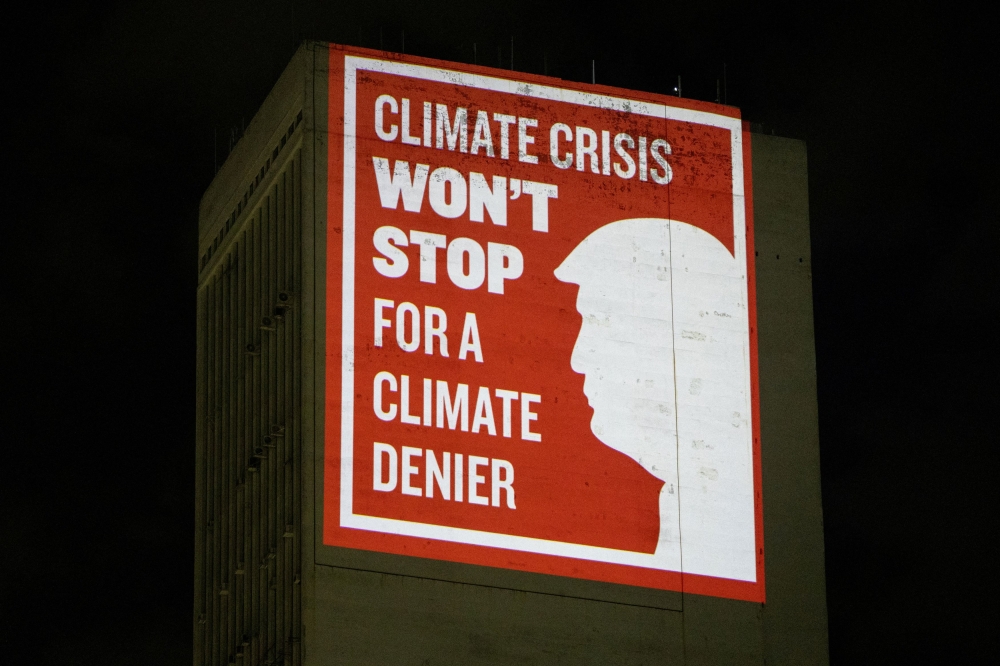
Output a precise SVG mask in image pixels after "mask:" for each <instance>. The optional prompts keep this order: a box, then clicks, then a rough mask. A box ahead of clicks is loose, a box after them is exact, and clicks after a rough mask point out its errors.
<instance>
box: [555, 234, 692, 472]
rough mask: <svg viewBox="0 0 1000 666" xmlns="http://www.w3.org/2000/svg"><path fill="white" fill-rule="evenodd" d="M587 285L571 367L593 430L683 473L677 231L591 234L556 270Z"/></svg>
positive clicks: (654, 465)
mask: <svg viewBox="0 0 1000 666" xmlns="http://www.w3.org/2000/svg"><path fill="white" fill-rule="evenodd" d="M555 276H556V277H557V278H558V279H559V280H561V281H563V282H570V283H574V284H578V285H580V292H579V295H578V296H577V301H576V307H577V310H578V311H579V312H580V314H581V315H582V316H583V325H582V327H581V328H580V334H579V337H578V338H577V341H576V346H575V347H574V348H573V357H572V361H571V363H572V368H573V370H574V371H575V372H579V373H583V374H584V375H586V379H585V381H584V385H583V392H584V394H585V395H586V396H587V400H588V402H589V403H590V406H591V407H592V408H593V410H594V417H593V420H592V421H591V430H593V432H594V434H595V435H596V436H597V438H598V439H600V440H601V441H602V442H604V444H606V445H607V446H610V447H611V448H613V449H615V450H617V451H620V452H621V453H624V454H625V455H627V456H629V457H630V458H632V459H633V460H635V461H636V462H638V463H639V464H640V465H642V466H643V467H644V468H645V469H646V470H647V471H648V472H649V473H651V474H652V475H653V476H655V477H657V478H659V479H660V480H662V481H665V482H667V481H675V480H676V473H677V452H676V418H675V400H674V395H675V386H674V367H673V326H672V321H671V320H672V317H671V315H672V309H671V288H670V282H671V271H670V226H669V223H668V221H667V220H660V219H635V220H623V221H620V222H614V223H612V224H608V225H606V226H603V227H601V228H600V229H598V230H597V231H595V232H594V233H592V234H590V236H588V237H587V238H586V239H584V241H583V242H582V243H580V244H579V245H578V246H577V247H576V249H574V250H573V252H572V253H571V254H570V255H569V257H567V258H566V260H565V261H563V263H562V265H561V266H559V268H558V269H556V271H555Z"/></svg>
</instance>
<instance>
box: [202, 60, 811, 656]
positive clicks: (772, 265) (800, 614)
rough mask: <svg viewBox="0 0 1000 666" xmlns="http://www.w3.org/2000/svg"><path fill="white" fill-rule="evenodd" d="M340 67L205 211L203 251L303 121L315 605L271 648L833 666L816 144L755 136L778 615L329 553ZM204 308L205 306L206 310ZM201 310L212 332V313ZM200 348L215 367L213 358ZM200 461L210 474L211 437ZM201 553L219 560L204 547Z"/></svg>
mask: <svg viewBox="0 0 1000 666" xmlns="http://www.w3.org/2000/svg"><path fill="white" fill-rule="evenodd" d="M328 62H329V61H328V51H327V47H326V45H323V44H317V43H307V44H305V45H304V46H303V48H302V49H301V50H300V52H299V53H298V54H297V55H296V59H295V61H294V62H293V65H292V66H291V68H290V70H289V72H286V74H285V75H284V76H283V77H282V79H281V81H280V82H279V84H278V85H277V86H276V88H275V91H274V92H272V94H271V95H270V96H269V97H268V100H267V101H266V102H265V105H264V106H263V107H262V109H261V112H260V113H258V116H257V117H255V120H254V121H252V122H251V124H250V126H249V128H248V132H247V136H246V137H245V138H244V140H243V141H242V142H241V144H240V146H238V148H237V150H236V151H234V155H233V156H232V157H231V158H230V160H229V161H227V164H226V165H225V166H224V167H223V169H222V170H221V171H220V176H219V178H218V179H217V181H216V182H215V183H213V185H212V187H211V188H210V189H209V191H208V192H207V193H206V195H205V199H204V200H203V202H202V215H201V220H200V224H201V229H202V243H201V254H204V253H205V252H206V249H207V248H210V247H211V244H212V243H213V242H214V241H213V238H215V237H216V236H217V235H218V233H219V231H218V230H219V229H220V228H224V225H225V224H226V223H225V218H227V217H228V216H229V211H230V209H231V208H232V207H233V206H234V205H236V201H237V200H238V199H239V197H241V196H242V195H243V193H244V190H245V189H246V187H245V185H246V182H247V178H248V177H252V175H253V174H252V173H250V172H251V171H256V170H257V169H258V167H259V164H258V163H259V162H260V160H261V158H262V157H263V158H265V159H266V156H267V155H269V154H270V151H271V150H272V149H273V146H272V144H273V143H274V141H275V140H276V137H278V136H279V135H281V133H282V132H284V131H285V130H284V127H279V126H278V125H279V124H280V125H285V124H287V117H288V113H289V109H292V108H294V109H300V108H301V109H302V112H303V118H302V124H301V132H302V135H301V136H302V138H301V141H302V144H301V157H300V159H299V161H298V163H299V164H301V168H300V171H299V174H300V176H299V178H300V180H299V181H297V182H299V183H301V185H300V187H301V194H302V206H301V207H300V208H299V209H298V210H297V213H296V214H297V215H300V216H301V218H300V220H297V221H296V224H299V223H300V224H301V226H300V227H299V228H301V233H302V236H301V239H300V241H296V242H300V245H299V252H298V254H297V256H298V257H300V258H301V264H300V266H299V268H298V271H297V274H296V280H295V282H296V284H295V285H294V288H293V290H294V292H295V298H296V301H297V303H296V309H295V310H294V311H293V312H294V317H295V324H296V327H295V328H296V330H297V331H299V332H300V333H299V334H298V335H297V337H296V339H295V340H294V341H291V342H290V344H291V343H292V342H293V343H294V345H295V348H296V349H298V350H300V351H299V356H298V358H299V360H300V363H299V364H298V367H297V368H296V370H295V372H296V373H297V376H298V378H299V379H298V384H297V392H298V393H297V395H298V398H297V399H296V401H297V402H298V405H299V408H298V409H299V423H298V433H300V435H299V437H298V438H296V439H299V441H298V442H296V443H295V446H294V447H293V448H294V452H293V455H294V458H295V460H296V465H298V464H299V463H301V466H300V467H297V468H296V469H297V471H296V473H297V474H298V475H300V476H299V478H300V479H301V485H300V486H298V487H299V488H300V491H301V512H300V514H299V515H297V516H294V517H293V518H292V520H293V521H294V523H295V524H294V526H293V528H294V529H293V530H292V531H293V532H294V539H295V541H296V548H295V552H297V553H300V554H301V555H300V557H301V560H300V561H299V562H297V563H290V565H291V566H290V568H289V573H288V576H289V580H288V584H289V585H293V586H294V587H298V589H299V590H300V594H299V593H296V594H294V595H292V596H291V597H290V598H293V599H297V600H298V601H297V602H296V603H298V604H301V608H300V609H299V610H301V625H300V626H298V627H289V628H288V635H287V636H283V637H281V638H277V637H275V639H274V641H275V643H276V644H275V645H273V646H271V645H263V642H266V641H263V642H262V641H261V639H260V638H259V637H258V636H257V635H256V634H255V635H254V638H253V640H256V641H258V642H261V643H262V645H261V647H262V651H261V652H258V654H264V655H265V656H267V655H270V657H269V658H274V657H275V656H277V655H279V654H281V655H282V658H284V657H286V656H287V657H288V658H290V659H291V662H290V663H296V664H297V663H306V664H310V665H316V666H319V665H327V664H349V665H356V664H463V665H466V664H511V663H524V664H550V663H551V664H557V663H562V664H674V663H677V664H764V663H767V664H769V665H772V664H825V663H827V631H826V600H825V580H824V569H823V566H824V565H823V525H822V509H821V498H820V477H819V442H818V424H817V407H816V385H815V357H814V356H815V353H814V344H813V320H812V292H811V260H810V249H809V215H808V198H807V165H806V149H805V144H804V143H802V142H799V141H793V140H789V139H783V138H777V137H773V136H764V135H756V134H755V135H752V137H751V138H752V150H753V199H754V224H755V245H756V251H757V257H756V279H757V316H758V327H759V376H760V417H761V441H762V446H761V450H762V467H763V501H764V531H765V545H764V547H765V566H766V570H765V581H766V591H767V601H766V603H765V604H757V603H750V602H739V601H731V600H725V599H716V598H710V597H701V596H696V595H690V594H683V593H678V592H662V591H656V590H645V589H638V588H630V587H626V586H621V585H614V584H609V583H597V582H592V581H583V580H575V579H568V578H557V577H552V576H545V575H541V574H532V573H524V572H514V571H503V570H498V569H489V568H484V567H476V566H472V565H466V564H456V563H449V562H440V561H431V560H422V559H417V558H405V557H400V556H395V555H387V554H380V553H367V552H362V551H353V550H346V549H339V548H332V547H328V546H323V545H321V544H322V534H321V525H322V473H323V456H324V451H323V432H324V423H323V404H324V393H323V391H324V376H325V374H324V353H325V352H324V350H325V341H324V338H323V323H324V322H325V316H326V313H325V301H326V294H325V287H324V280H323V276H324V273H325V266H326V236H327V215H328V211H327V210H326V191H325V183H326V175H327V166H326V159H327V157H326V156H327V150H326V146H327V136H326V118H327V113H328V109H327V99H328V97H327V96H328V90H327V75H328V72H327V66H328ZM333 112H334V113H336V112H337V110H333ZM296 131H300V130H296ZM251 167H252V169H251ZM244 172H246V173H244ZM258 196H259V195H258ZM250 205H251V209H252V210H253V206H254V205H255V204H254V203H253V201H251V202H250ZM243 233H245V230H244V228H243V227H242V226H239V225H237V227H234V228H233V229H232V231H230V232H229V234H228V235H229V236H230V238H226V239H225V242H226V243H227V245H226V247H222V246H220V247H219V248H218V253H219V257H218V258H212V257H210V259H214V261H210V262H209V263H208V264H207V265H206V266H205V267H203V269H202V272H203V273H204V276H205V277H203V280H207V276H208V274H210V273H212V272H213V271H216V270H218V269H217V268H214V267H213V266H216V265H218V264H217V262H219V261H220V260H221V259H222V258H223V256H222V255H224V254H226V253H227V252H228V251H229V250H228V249H227V248H228V247H229V246H228V243H234V244H235V243H237V242H238V241H239V242H242V241H240V239H241V238H242V236H240V234H243ZM293 254H294V252H293ZM205 303H208V301H204V300H203V301H200V306H199V307H200V308H202V310H203V309H204V308H205V307H208V306H207V305H205ZM202 310H200V311H199V321H201V319H202V318H205V317H208V315H209V313H208V312H206V311H202ZM199 345H200V346H199V359H201V360H200V361H199V367H201V365H204V361H205V358H206V356H205V355H206V354H210V353H211V351H210V350H207V349H203V348H202V346H201V345H202V343H201V342H200V343H199ZM199 382H202V379H199ZM199 385H200V384H199ZM205 399H206V398H205V396H204V395H203V392H200V393H199V417H198V419H199V424H204V423H206V418H208V416H209V415H208V414H207V412H206V410H209V411H210V409H211V405H209V404H208V403H207V402H205V404H202V402H203V401H204V400H205ZM199 428H200V430H199V432H200V431H201V425H200V426H199ZM289 450H290V451H291V449H289ZM199 451H200V453H199V456H200V457H199V472H198V473H199V478H201V475H202V474H204V473H205V472H204V470H205V462H206V461H205V460H202V458H203V457H204V456H205V455H206V453H205V452H206V449H205V446H204V443H203V442H200V443H199ZM237 462H239V461H237ZM240 464H242V463H240ZM199 492H202V493H203V492H204V484H201V485H199ZM204 500H205V498H204V497H202V498H201V499H199V502H198V506H199V507H201V508H200V509H199V512H200V513H199V517H198V530H199V532H198V534H199V535H202V534H207V532H206V529H209V528H207V527H206V521H208V523H209V524H210V523H211V516H208V514H207V513H205V501H204ZM259 536H260V535H257V537H254V536H253V535H249V534H248V535H247V537H246V538H247V539H252V538H259ZM197 548H198V549H199V555H198V557H199V561H200V562H203V561H205V557H204V555H205V553H204V552H202V551H204V549H206V548H208V546H206V542H205V539H204V538H199V539H197ZM203 569H204V567H202V566H200V565H199V567H198V577H199V578H198V582H197V586H196V589H197V591H196V604H195V608H196V613H195V623H196V627H195V629H196V631H195V636H196V638H195V640H196V655H201V658H198V659H196V663H227V661H228V659H229V658H230V657H231V656H232V655H234V654H235V653H236V652H235V651H236V650H237V649H238V643H239V639H240V636H241V635H242V632H243V631H244V630H243V629H241V628H240V627H239V626H237V625H239V624H240V623H241V622H242V620H240V619H239V618H238V617H236V616H234V618H228V617H223V616H221V615H220V616H218V617H209V618H207V622H208V623H213V622H214V623H216V624H218V627H216V628H215V629H214V630H213V631H214V632H215V633H213V635H215V634H218V632H223V633H224V634H225V635H223V634H219V636H220V638H219V639H218V641H215V640H214V639H213V641H212V642H211V646H213V647H211V649H208V648H209V647H210V645H209V642H208V640H207V638H206V636H207V635H206V634H205V630H206V628H207V625H206V624H199V619H198V618H199V613H202V614H204V607H205V601H206V599H207V598H208V597H209V596H210V595H217V594H218V593H219V592H218V591H217V590H214V588H213V589H210V588H212V585H209V584H208V580H207V579H206V577H205V571H203ZM223 569H225V566H223V567H222V569H220V571H221V574H220V575H225V574H226V572H225V571H223ZM266 582H267V581H265V583H266ZM282 584H284V583H282ZM199 608H200V609H201V610H199ZM259 619H261V621H262V622H264V624H267V621H266V618H263V617H262V618H259ZM201 621H202V622H206V619H205V618H202V619H201ZM230 624H232V627H231V629H226V627H229V626H230ZM253 631H257V630H251V632H253ZM225 632H228V633H225ZM264 635H265V636H266V632H265V634H264ZM226 636H229V638H226ZM199 641H201V643H199ZM279 642H280V643H281V645H278V644H277V643H279ZM230 643H231V645H230ZM289 646H292V647H291V649H289ZM247 654H249V653H247ZM248 663H257V661H253V662H248ZM277 663H280V660H279V662H277Z"/></svg>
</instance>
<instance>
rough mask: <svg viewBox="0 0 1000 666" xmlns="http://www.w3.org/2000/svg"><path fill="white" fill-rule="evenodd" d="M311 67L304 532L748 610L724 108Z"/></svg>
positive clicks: (734, 180)
mask: <svg viewBox="0 0 1000 666" xmlns="http://www.w3.org/2000/svg"><path fill="white" fill-rule="evenodd" d="M330 64H331V74H330V77H331V78H330V113H329V118H330V128H329V129H330V144H329V145H330V153H329V183H328V185H329V202H328V203H329V209H328V210H329V213H328V215H329V247H328V274H327V313H328V314H327V322H326V325H327V352H326V353H327V364H326V372H327V375H326V396H327V397H326V400H327V404H326V410H327V411H326V414H327V416H326V433H325V438H326V468H325V498H324V500H323V501H324V516H325V518H324V520H325V523H324V537H323V540H324V543H325V544H327V545H332V546H343V547H349V548H356V549H364V550H371V551H380V552H388V553H398V554H404V555H413V556H418V557H424V558H434V559H440V560H450V561H455V562H466V563H472V564H479V565H486V566H491V567H502V568H508V569H518V570H523V571H534V572H541V573H548V574H556V575H560V576H571V577H576V578H585V579H591V580H600V581H609V582H615V583H624V584H629V585H637V586H643V587H651V588H659V589H665V590H683V591H687V592H694V593H699V594H709V595H714V596H723V597H729V598H736V599H746V600H757V601H762V600H763V598H764V589H763V538H762V535H763V531H762V524H761V497H760V471H759V440H758V437H757V435H756V432H757V428H758V425H757V416H756V412H755V404H756V338H755V320H754V293H753V264H752V256H753V249H752V247H751V246H750V243H751V242H752V240H751V239H752V234H751V233H750V228H751V227H750V217H749V211H750V205H749V202H748V200H749V192H750V189H749V145H748V136H747V134H745V133H744V131H743V127H742V124H741V121H740V119H739V118H738V117H737V112H736V111H735V110H734V109H731V108H728V107H722V106H718V105H713V104H707V103H702V102H693V101H688V100H679V99H673V98H665V97H658V96H652V95H648V94H640V93H634V92H630V91H625V90H614V89H610V88H603V87H598V86H584V85H580V84H571V83H566V82H561V81H558V80H555V79H542V78H541V77H532V76H530V75H521V74H516V73H513V72H511V73H510V77H509V78H508V77H507V73H505V72H499V71H497V70H487V69H485V68H475V67H470V66H464V65H452V64H449V63H441V62H434V61H427V60H421V59H416V58H398V57H394V58H393V59H386V58H381V57H379V55H378V54H375V53H371V54H369V55H364V54H361V53H357V54H355V55H352V54H351V53H350V52H345V51H336V50H335V51H332V56H331V63H330ZM499 75H502V76H499Z"/></svg>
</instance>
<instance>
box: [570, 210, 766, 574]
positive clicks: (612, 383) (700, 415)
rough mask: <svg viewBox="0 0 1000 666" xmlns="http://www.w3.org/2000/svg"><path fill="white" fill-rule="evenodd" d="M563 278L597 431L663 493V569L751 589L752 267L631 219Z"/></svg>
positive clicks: (575, 360)
mask: <svg viewBox="0 0 1000 666" xmlns="http://www.w3.org/2000/svg"><path fill="white" fill-rule="evenodd" d="M555 276H556V277H557V278H558V279H559V280H561V281H563V282H570V283H574V284H578V285H580V291H579V294H578V296H577V301H576V308H577V310H578V311H579V312H580V314H581V315H582V316H583V325H582V326H581V328H580V334H579V336H578V337H577V340H576V345H575V346H574V348H573V356H572V359H571V365H572V368H573V370H575V371H576V372H580V373H583V374H584V375H586V379H585V380H584V384H583V392H584V394H586V396H587V400H588V401H589V402H590V406H591V407H592V408H593V410H594V416H593V419H592V420H591V424H590V426H591V430H592V431H593V432H594V434H595V435H596V436H597V438H598V439H600V440H601V441H602V442H603V443H604V444H606V445H607V446H609V447H611V448H613V449H615V450H617V451H620V452H621V453H624V454H625V455H627V456H629V457H630V458H632V459H633V460H635V461H636V462H638V463H639V464H640V465H642V466H643V467H644V468H645V469H646V470H647V471H648V472H649V473H651V474H652V475H653V476H655V477H657V478H658V479H660V480H661V481H663V482H664V484H663V489H662V490H661V491H660V534H659V540H658V544H657V548H656V558H657V559H658V562H659V563H658V564H657V566H659V567H661V568H666V569H674V570H677V569H679V568H681V567H683V570H684V571H688V572H691V573H698V574H703V575H713V576H724V577H730V578H738V579H740V580H754V577H755V575H756V573H755V572H756V569H755V567H756V564H755V562H756V560H755V545H754V544H755V536H754V513H753V511H754V509H753V507H754V499H753V476H752V475H753V467H752V456H751V437H750V432H751V431H750V421H749V414H750V395H749V383H750V378H749V347H748V339H749V338H748V336H749V333H748V325H749V324H748V319H747V296H746V294H747V291H746V269H745V265H744V264H743V263H742V262H740V261H737V260H736V258H735V257H734V254H733V253H732V252H730V250H729V249H728V248H727V247H726V246H725V245H723V244H722V242H720V241H719V240H718V239H717V238H716V237H714V236H713V235H712V234H710V233H709V232H707V231H705V230H704V229H700V228H698V227H696V226H694V225H691V224H687V223H684V222H677V221H674V220H664V219H633V220H621V221H619V222H613V223H611V224H608V225H605V226H603V227H601V228H600V229H598V230H597V231H595V232H593V233H592V234H590V235H589V236H588V237H587V238H586V239H584V240H583V242H581V243H580V244H579V245H578V246H577V247H576V248H575V249H574V250H573V252H571V253H570V255H569V256H568V257H567V258H566V260H565V261H563V263H562V265H561V266H559V268H557V269H556V271H555ZM675 491H676V492H675ZM682 494H683V496H684V499H683V501H681V495H682ZM682 531H683V534H684V554H683V559H682V558H681V557H680V553H681V549H680V534H681V532H682ZM682 562H683V564H682Z"/></svg>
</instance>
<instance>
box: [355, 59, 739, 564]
mask: <svg viewBox="0 0 1000 666" xmlns="http://www.w3.org/2000/svg"><path fill="white" fill-rule="evenodd" d="M358 70H363V71H371V72H380V73H383V74H391V75H395V76H405V77H409V78H414V79H423V80H425V81H431V82H434V83H448V84H452V85H456V86H465V87H469V88H478V89H481V90H489V91H493V92H500V93H507V94H511V95H521V96H525V97H534V98H536V99H542V100H552V101H560V102H566V103H570V104H577V105H580V106H589V107H595V108H601V109H610V110H613V111H620V112H625V113H634V114H639V115H644V116H651V117H654V118H662V119H664V120H676V121H681V122H689V123H695V124H699V125H708V126H711V127H719V128H722V129H726V130H728V131H729V132H730V136H731V137H732V141H731V146H732V165H733V255H734V258H736V259H737V261H741V262H742V266H741V267H742V269H743V276H744V287H745V289H747V291H744V298H745V299H746V301H745V302H747V303H748V304H749V293H748V287H749V285H748V282H749V274H748V271H747V256H746V208H745V205H744V201H745V193H744V182H743V125H742V122H741V121H740V119H738V118H731V117H729V116H723V115H719V114H715V113H709V112H707V111H695V110H691V109H681V108H676V107H672V106H667V105H664V104H656V103H652V102H640V101H635V100H629V99H623V98H620V97H612V96H609V95H602V94H598V93H588V92H582V91H579V90H567V89H564V88H554V87H551V86H545V85H540V84H535V83H525V82H523V81H514V80H510V79H499V78H496V77H491V76H485V75H482V74H470V73H467V72H457V71H453V70H446V69H440V68H435V67H427V66H425V65H415V64H410V63H403V62H396V61H391V60H376V59H372V58H362V57H358V56H350V55H348V56H345V57H344V171H343V175H344V199H343V203H344V207H343V236H342V237H343V248H344V249H343V262H344V264H343V283H342V284H343V290H342V310H341V312H342V330H341V341H342V349H341V354H342V358H341V360H342V364H341V366H342V368H343V370H342V375H341V396H342V402H341V433H340V460H341V465H340V525H341V527H347V528H353V529H360V530H367V531H371V532H381V533H386V534H396V535H402V536H410V537H417V538H422V539H435V540H438V541H449V542H453V543H462V544H468V545H474V546H483V547H487V548H504V549H508V550H514V551H522V552H530V553H538V554H542V555H555V556H559V557H571V558H576V559H582V560H589V561H596V562H606V563H610V564H623V565H629V566H637V567H644V568H650V569H657V570H661V571H677V570H676V569H673V568H666V567H664V566H662V563H661V562H660V561H658V560H657V558H656V556H655V555H653V554H651V553H637V552H634V551H628V550H616V549H613V548H602V547H599V546H585V545H581V544H574V543H566V542H562V541H549V540H546V539H536V538H533V537H523V536H512V535H508V534H499V533H496V532H483V531H479V530H470V529H464V528H458V527H444V526H441V525H432V524H428V523H414V522H409V521H405V520H397V519H393V518H379V517H375V516H365V515H360V514H356V513H354V498H353V491H354V488H353V484H354V268H355V264H354V259H355V167H356V159H355V152H356V148H357V110H356V108H355V107H356V103H357V72H358ZM747 317H748V318H747V321H746V331H745V333H746V339H747V346H746V347H745V350H746V353H745V354H744V362H745V369H746V377H747V384H746V386H745V389H746V393H745V395H746V396H747V405H746V407H747V413H748V414H751V418H753V416H752V415H753V410H752V409H751V401H752V397H751V396H752V393H751V383H752V381H753V378H752V377H751V375H750V355H749V351H750V346H749V340H750V322H749V313H748V315H747ZM746 431H747V436H748V438H749V442H748V444H749V445H750V446H751V447H752V445H753V427H752V424H751V427H749V428H747V429H746ZM754 511H755V516H756V507H755V509H754ZM755 520H756V518H755ZM681 548H682V549H683V543H682V544H681ZM678 573H680V572H678Z"/></svg>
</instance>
